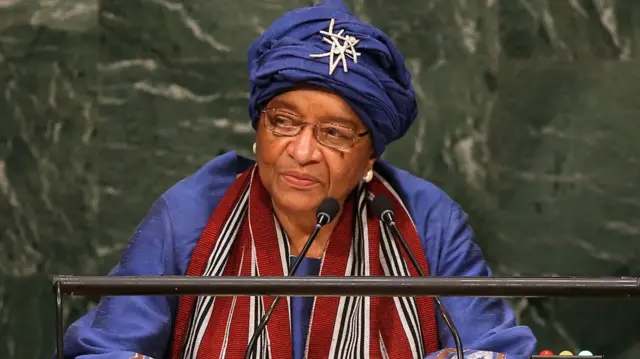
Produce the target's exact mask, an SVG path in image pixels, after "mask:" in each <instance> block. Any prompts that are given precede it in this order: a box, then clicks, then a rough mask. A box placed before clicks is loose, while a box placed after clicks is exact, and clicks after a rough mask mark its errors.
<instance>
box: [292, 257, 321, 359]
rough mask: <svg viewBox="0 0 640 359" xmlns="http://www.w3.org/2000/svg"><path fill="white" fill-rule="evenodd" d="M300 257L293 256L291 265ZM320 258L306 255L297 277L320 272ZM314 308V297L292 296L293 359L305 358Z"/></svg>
mask: <svg viewBox="0 0 640 359" xmlns="http://www.w3.org/2000/svg"><path fill="white" fill-rule="evenodd" d="M297 258H298V257H294V256H292V257H291V265H292V266H293V263H295V261H296V260H297ZM321 263H322V261H321V260H320V259H315V258H309V257H306V258H304V259H303V260H302V262H300V266H299V267H298V270H297V271H296V277H304V276H310V275H318V274H320V264H321ZM312 310H313V297H291V341H292V347H293V359H303V358H304V352H305V347H306V345H307V333H309V324H310V322H311V311H312Z"/></svg>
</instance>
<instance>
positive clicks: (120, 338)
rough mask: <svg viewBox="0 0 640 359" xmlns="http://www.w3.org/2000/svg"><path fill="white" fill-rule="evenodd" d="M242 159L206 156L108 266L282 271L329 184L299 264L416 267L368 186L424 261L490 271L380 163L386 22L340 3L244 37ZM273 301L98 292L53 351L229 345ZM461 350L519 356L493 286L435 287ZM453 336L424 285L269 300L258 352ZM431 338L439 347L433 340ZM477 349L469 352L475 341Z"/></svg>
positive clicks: (403, 112)
mask: <svg viewBox="0 0 640 359" xmlns="http://www.w3.org/2000/svg"><path fill="white" fill-rule="evenodd" d="M249 68H250V80H251V99H250V104H249V112H250V116H251V119H252V124H253V126H254V128H255V129H256V132H257V136H256V143H255V146H254V152H255V155H256V161H255V163H254V162H253V161H251V160H249V159H245V158H242V157H240V156H238V155H237V154H235V153H234V152H232V153H227V154H224V155H222V156H219V157H218V158H215V159H213V160H212V161H211V162H209V163H208V164H206V165H205V166H204V167H203V168H202V169H200V170H199V171H198V172H196V173H195V174H194V175H192V176H190V177H188V178H186V179H184V180H183V181H181V182H179V183H178V184H176V185H175V186H174V187H172V188H171V189H170V190H168V191H167V192H166V193H164V194H163V195H162V196H161V197H160V198H159V199H158V200H157V201H156V203H155V204H154V205H153V207H152V209H151V211H150V212H149V214H148V216H147V218H146V219H145V220H144V221H143V222H142V224H141V225H140V227H139V228H138V230H137V231H136V234H135V235H134V237H133V239H132V240H131V242H130V244H129V246H128V247H127V249H126V251H125V253H124V254H123V256H122V259H121V261H120V263H119V264H118V266H117V267H116V268H115V269H114V270H113V271H112V273H111V275H191V276H202V275H207V276H219V275H226V276H230V275H252V276H254V275H269V276H282V275H284V273H286V272H287V271H288V268H289V266H290V265H291V263H293V260H295V259H296V258H297V257H296V256H297V255H298V254H299V253H300V250H301V248H302V247H303V246H304V243H305V242H306V240H307V239H308V237H309V234H310V233H311V231H312V230H313V228H314V225H315V223H316V216H315V212H316V209H317V208H318V206H319V204H320V203H321V202H322V201H323V200H324V199H325V198H327V197H332V198H335V199H337V200H338V202H339V203H340V212H339V214H338V216H337V218H336V219H335V220H333V221H332V222H330V223H329V224H328V225H326V226H325V227H323V229H322V230H321V231H320V234H319V235H318V237H317V238H316V240H315V241H314V242H313V244H312V245H311V247H310V250H309V252H308V253H307V254H306V257H305V258H304V259H303V261H302V265H301V267H300V269H299V270H298V273H297V275H333V276H335V275H338V276H341V275H417V272H416V270H415V268H413V267H412V266H411V265H410V262H408V260H407V257H406V256H405V255H403V254H399V253H401V252H400V251H399V250H398V246H397V245H396V244H395V242H394V241H393V240H392V239H389V238H388V237H387V236H386V235H383V233H382V232H381V229H380V221H379V220H378V219H377V218H374V217H373V216H372V215H371V214H370V211H368V209H367V207H368V204H367V200H366V198H367V196H368V195H369V194H373V195H385V196H387V197H389V198H391V199H392V201H393V203H394V206H395V211H396V221H397V223H398V225H399V228H400V230H401V232H402V233H403V236H404V237H405V238H406V239H407V241H408V242H409V246H410V248H411V249H412V251H413V253H414V254H416V255H417V257H418V262H419V264H420V266H421V267H422V269H423V270H424V271H425V272H426V273H430V274H431V275H438V276H486V275H490V271H489V269H488V268H487V266H486V264H485V262H484V259H483V258H482V254H481V253H480V250H479V249H478V247H477V246H476V245H475V244H474V243H473V239H472V237H473V235H472V232H471V229H470V228H469V227H468V225H467V224H466V217H465V214H464V213H463V212H462V211H461V209H460V208H459V207H458V206H457V205H456V204H455V203H454V202H453V201H452V200H451V199H449V198H448V197H447V196H446V195H445V194H444V193H443V192H442V191H440V190H439V189H437V188H436V187H434V186H433V185H432V184H430V183H428V182H426V181H424V180H422V179H419V178H416V177H414V176H412V175H410V174H409V173H407V172H404V171H401V170H399V169H397V168H395V167H393V166H391V165H389V164H387V163H385V162H384V161H381V160H378V158H379V157H380V155H381V154H382V153H383V151H384V148H385V146H386V145H387V144H389V143H390V142H392V141H393V140H395V139H397V138H399V137H401V136H402V135H404V133H405V132H406V130H407V129H408V128H409V126H410V125H411V123H412V122H413V121H414V120H415V118H416V112H417V105H416V99H415V94H414V90H413V88H412V85H411V78H410V74H409V73H408V71H407V69H406V68H405V66H404V60H403V58H402V56H401V54H400V53H399V52H398V50H397V49H396V48H395V46H394V45H393V44H392V43H391V40H390V39H389V38H388V36H387V35H385V34H384V33H382V32H381V31H380V30H378V29H376V28H374V27H372V26H370V25H367V24H364V23H362V22H360V21H359V20H358V19H356V18H355V17H353V16H352V15H350V14H349V13H348V12H347V10H346V9H345V8H344V5H342V4H341V3H340V2H339V1H337V2H336V1H331V2H329V1H328V2H325V3H324V4H322V5H319V6H312V7H309V8H304V9H299V10H295V11H292V12H290V13H288V14H286V15H285V16H283V17H282V18H281V19H279V20H277V21H276V22H275V23H274V24H273V25H272V26H271V27H270V28H269V29H268V30H267V31H266V32H265V33H264V34H263V35H262V36H261V37H260V38H259V39H257V40H256V42H255V43H254V44H253V45H252V47H251V48H250V50H249ZM272 300H273V298H264V299H259V298H256V297H235V298H234V297H219V298H211V297H200V298H197V299H196V298H193V297H181V298H180V299H178V298H173V297H170V298H166V297H106V298H103V299H102V301H101V302H100V304H99V305H98V307H97V308H96V309H95V310H93V311H91V312H90V313H89V314H87V315H86V316H84V317H83V318H81V319H80V320H78V321H77V322H76V323H74V324H73V325H71V326H70V328H69V329H68V332H67V334H66V337H65V349H64V352H65V356H66V357H68V358H84V359H89V358H91V359H98V358H101V359H102V358H109V359H112V358H113V359H129V358H143V357H145V356H147V357H151V358H155V359H160V358H173V359H178V358H214V357H215V358H219V357H226V358H242V357H243V356H244V351H245V349H246V347H247V343H248V341H249V338H250V337H251V335H252V333H253V332H254V328H255V327H256V325H257V323H258V321H259V319H260V316H261V315H262V313H263V312H264V308H265V307H268V306H269V305H270V304H271V301H272ZM443 302H444V305H445V307H446V308H447V310H448V311H449V312H450V313H451V315H452V318H453V321H454V323H455V324H456V326H457V327H458V329H459V331H460V333H461V337H462V340H463V344H464V346H465V348H468V349H471V350H476V351H493V352H501V353H506V354H507V355H509V358H511V357H515V358H526V357H528V356H529V355H530V354H531V352H532V351H533V349H534V346H535V338H534V337H533V335H532V333H531V331H530V330H529V329H528V328H524V327H517V326H516V325H515V320H514V315H513V313H512V311H511V310H510V309H509V307H508V306H507V304H506V303H505V302H504V301H502V300H498V299H486V298H477V299H474V298H445V299H444V300H443ZM452 347H454V342H453V339H452V337H451V335H450V333H449V331H448V329H447V327H446V326H445V325H444V323H442V322H441V321H440V315H439V313H437V311H436V309H435V307H434V303H433V301H432V300H431V299H430V298H396V299H393V298H364V297H353V298H347V297H343V298H325V297H321V298H317V299H316V300H315V301H314V300H313V299H303V298H291V300H290V301H288V300H283V301H281V302H280V303H279V305H278V306H277V307H276V310H275V312H274V314H273V316H272V318H271V321H270V322H269V325H268V326H267V330H266V333H265V334H263V335H262V336H261V339H260V340H259V341H258V345H257V353H258V354H259V355H258V357H260V358H265V357H272V358H296V359H298V358H303V357H308V358H337V357H340V358H343V357H344V358H356V357H357V358H383V357H389V358H423V357H425V356H428V357H430V358H445V357H448V356H449V355H450V354H451V353H452V350H451V349H450V348H452ZM443 348H444V349H443ZM476 354H477V355H481V353H480V352H476Z"/></svg>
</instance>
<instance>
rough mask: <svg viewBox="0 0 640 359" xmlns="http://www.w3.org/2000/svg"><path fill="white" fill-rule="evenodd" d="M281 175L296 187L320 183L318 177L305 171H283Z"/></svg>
mask: <svg viewBox="0 0 640 359" xmlns="http://www.w3.org/2000/svg"><path fill="white" fill-rule="evenodd" d="M280 175H281V176H282V178H283V179H284V180H285V181H287V182H288V183H289V184H291V185H294V186H296V187H311V186H313V185H315V184H318V183H320V181H318V179H317V178H315V177H313V176H311V175H308V174H306V173H303V172H295V171H291V172H282V173H281V174H280Z"/></svg>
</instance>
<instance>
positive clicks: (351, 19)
mask: <svg viewBox="0 0 640 359" xmlns="http://www.w3.org/2000/svg"><path fill="white" fill-rule="evenodd" d="M332 20H334V21H332ZM332 23H333V24H334V25H333V29H332V30H333V33H334V34H338V33H339V32H340V30H344V32H343V33H342V35H341V37H337V38H336V37H332V36H329V35H328V33H327V32H329V30H330V24H332ZM321 31H323V32H324V33H321ZM346 36H350V37H354V38H355V39H356V40H357V41H358V42H357V43H356V44H355V45H354V46H353V47H351V46H349V43H348V42H346V45H345V41H344V40H345V37H346ZM334 39H335V40H334ZM347 39H349V38H347ZM351 40H352V41H353V38H351ZM332 41H336V45H334V46H333V47H332V44H331V42H332ZM336 46H338V47H336ZM340 47H342V49H343V50H344V49H345V48H347V49H351V50H354V49H355V52H356V55H355V56H353V55H354V54H353V51H351V52H349V51H347V52H346V54H347V55H343V56H344V57H343V58H342V59H340V58H339V56H340V54H339V53H338V52H339V50H336V51H338V52H336V53H334V57H333V58H334V62H336V61H337V62H338V65H337V67H336V68H335V69H334V71H333V73H332V74H330V73H329V71H330V70H329V68H330V64H329V62H330V57H329V56H312V55H314V54H315V55H317V54H327V53H329V52H330V51H332V48H333V49H336V48H338V49H339V48H340ZM358 55H359V56H358ZM354 57H357V58H355V59H354ZM336 59H337V60H336ZM248 60H249V80H250V83H251V97H250V100H249V114H250V116H251V120H252V124H253V127H254V128H256V129H257V124H258V119H259V118H260V111H261V109H262V106H264V105H266V103H267V102H268V101H269V100H271V99H272V98H273V97H275V96H277V95H278V94H281V93H283V92H286V91H287V90H289V89H291V88H292V87H294V86H297V85H303V84H307V85H312V86H317V87H321V88H325V89H327V90H330V91H332V92H334V93H336V94H338V95H340V96H341V97H342V98H343V99H345V100H346V101H347V103H349V105H350V106H351V107H352V108H353V109H354V111H356V113H357V114H358V115H359V117H360V120H361V121H362V122H363V123H364V124H365V126H366V127H367V128H368V129H369V130H370V131H371V133H372V138H373V145H374V149H375V152H376V154H377V155H380V154H382V152H384V149H385V147H386V145H388V144H389V143H391V142H392V141H394V140H396V139H398V138H399V137H402V135H404V134H405V133H406V131H407V129H408V128H409V127H410V126H411V124H412V123H413V121H414V120H415V119H416V116H417V103H416V98H415V92H414V89H413V86H412V84H411V74H410V73H409V71H408V70H407V68H406V66H405V63H404V57H403V56H402V54H401V53H400V52H399V51H398V49H397V48H396V47H395V45H394V44H393V43H392V41H391V39H390V38H389V36H387V35H386V34H385V33H383V32H382V31H380V30H378V29H376V28H375V27H373V26H371V25H368V24H365V23H363V22H361V21H360V20H358V19H357V18H356V17H355V16H353V15H351V14H350V13H349V12H348V10H347V9H346V7H345V6H344V4H342V2H341V1H340V0H326V1H325V2H324V3H323V4H320V5H315V6H311V7H307V8H302V9H297V10H294V11H291V12H289V13H287V14H285V15H284V16H283V17H281V18H280V19H278V20H276V21H275V22H274V23H273V24H272V25H271V26H270V27H269V28H268V29H267V31H265V32H264V34H262V36H260V37H259V38H258V39H257V40H256V41H255V42H254V43H253V44H252V45H251V47H250V48H249V54H248ZM342 60H344V61H342ZM356 62H357V63H356ZM344 63H346V66H347V72H345V71H344V68H343V64H344Z"/></svg>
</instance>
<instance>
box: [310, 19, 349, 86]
mask: <svg viewBox="0 0 640 359" xmlns="http://www.w3.org/2000/svg"><path fill="white" fill-rule="evenodd" d="M335 23H336V20H335V19H331V23H330V24H329V31H320V34H322V35H324V36H323V37H322V41H324V42H326V43H328V44H330V45H331V49H330V50H329V52H325V53H324V54H311V55H310V56H311V57H314V58H320V57H328V58H329V75H333V71H335V69H336V68H337V67H338V64H340V62H342V70H343V71H344V72H349V69H348V68H347V57H349V58H350V59H351V60H353V63H354V64H357V63H358V56H360V53H359V52H357V51H356V48H355V46H356V44H358V42H360V40H358V39H356V38H355V37H354V36H350V35H346V36H344V35H343V34H344V29H342V30H340V31H339V32H338V33H334V32H333V26H334V25H335Z"/></svg>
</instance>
